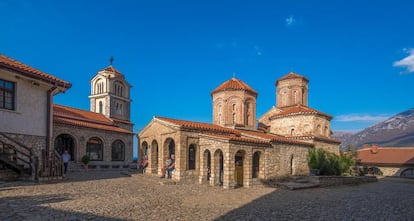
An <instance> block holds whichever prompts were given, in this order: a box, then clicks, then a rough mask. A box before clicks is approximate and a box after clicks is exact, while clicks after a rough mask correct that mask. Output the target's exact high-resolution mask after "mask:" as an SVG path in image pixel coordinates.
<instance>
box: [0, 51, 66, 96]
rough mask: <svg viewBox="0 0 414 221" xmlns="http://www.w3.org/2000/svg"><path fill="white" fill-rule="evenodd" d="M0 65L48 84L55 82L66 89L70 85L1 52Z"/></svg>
mask: <svg viewBox="0 0 414 221" xmlns="http://www.w3.org/2000/svg"><path fill="white" fill-rule="evenodd" d="M0 66H1V67H5V68H8V69H11V70H14V71H18V72H20V73H21V74H23V75H25V76H27V77H30V78H34V79H38V80H42V81H45V82H47V83H50V84H57V85H58V86H61V87H64V88H66V89H69V88H70V87H71V86H72V85H71V84H70V83H69V82H67V81H64V80H61V79H59V78H57V77H54V76H52V75H49V74H46V73H45V72H42V71H39V70H37V69H35V68H32V67H30V66H29V65H26V64H23V63H21V62H19V61H16V60H14V59H11V58H9V57H6V56H5V55H2V54H0Z"/></svg>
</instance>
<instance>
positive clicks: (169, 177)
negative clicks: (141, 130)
mask: <svg viewBox="0 0 414 221" xmlns="http://www.w3.org/2000/svg"><path fill="white" fill-rule="evenodd" d="M174 169H175V156H174V154H171V162H170V165H169V166H168V167H167V169H166V171H167V179H171V178H172V171H173V170H174Z"/></svg>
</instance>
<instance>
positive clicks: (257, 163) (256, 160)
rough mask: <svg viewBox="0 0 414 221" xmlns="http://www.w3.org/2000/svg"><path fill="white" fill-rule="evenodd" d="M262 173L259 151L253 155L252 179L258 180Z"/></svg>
mask: <svg viewBox="0 0 414 221" xmlns="http://www.w3.org/2000/svg"><path fill="white" fill-rule="evenodd" d="M259 171H260V152H259V151H257V152H255V153H254V154H253V163H252V178H253V179H255V178H258V177H259Z"/></svg>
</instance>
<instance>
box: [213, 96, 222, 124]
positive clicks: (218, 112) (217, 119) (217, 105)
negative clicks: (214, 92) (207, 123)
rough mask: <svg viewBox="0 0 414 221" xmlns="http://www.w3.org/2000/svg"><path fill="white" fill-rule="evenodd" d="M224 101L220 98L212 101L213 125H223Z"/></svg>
mask: <svg viewBox="0 0 414 221" xmlns="http://www.w3.org/2000/svg"><path fill="white" fill-rule="evenodd" d="M223 107H224V100H223V99H222V98H218V99H216V100H214V110H213V117H214V123H215V124H218V125H223V124H224V111H223V110H224V108H223Z"/></svg>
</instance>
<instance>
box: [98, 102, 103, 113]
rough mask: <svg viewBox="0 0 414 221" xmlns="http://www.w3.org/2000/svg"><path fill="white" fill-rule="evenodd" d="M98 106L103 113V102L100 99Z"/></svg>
mask: <svg viewBox="0 0 414 221" xmlns="http://www.w3.org/2000/svg"><path fill="white" fill-rule="evenodd" d="M98 108H99V109H98V111H99V113H100V114H102V113H103V103H102V101H99V104H98Z"/></svg>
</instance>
